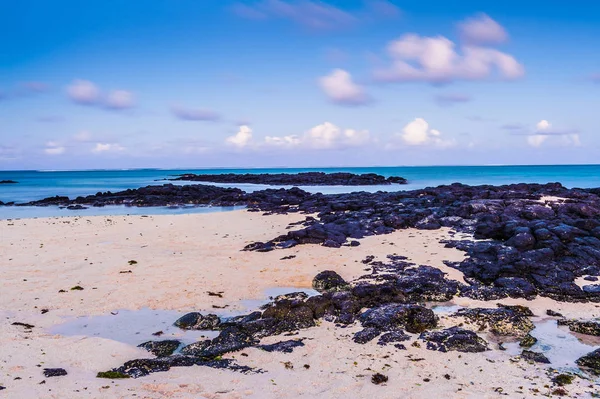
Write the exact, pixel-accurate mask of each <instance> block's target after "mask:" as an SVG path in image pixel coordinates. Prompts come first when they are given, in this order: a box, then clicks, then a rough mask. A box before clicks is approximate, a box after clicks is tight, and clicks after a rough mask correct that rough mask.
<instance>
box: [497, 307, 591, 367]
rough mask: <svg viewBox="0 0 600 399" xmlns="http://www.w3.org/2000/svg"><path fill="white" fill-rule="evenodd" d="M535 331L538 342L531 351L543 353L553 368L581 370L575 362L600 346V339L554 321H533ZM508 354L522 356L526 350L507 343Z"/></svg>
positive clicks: (512, 343) (513, 343)
mask: <svg viewBox="0 0 600 399" xmlns="http://www.w3.org/2000/svg"><path fill="white" fill-rule="evenodd" d="M532 321H533V322H534V324H535V329H534V330H533V331H531V333H530V334H531V335H532V336H534V337H535V338H537V339H538V342H537V343H536V344H535V345H533V346H532V347H531V348H529V350H532V351H534V352H541V353H543V354H544V355H545V356H546V357H547V358H548V360H550V362H551V366H552V367H554V368H556V369H563V370H564V371H577V370H579V369H578V367H577V365H576V364H575V360H577V359H579V358H580V357H581V356H584V355H587V354H588V353H590V352H592V351H593V350H595V349H597V348H598V345H600V338H599V337H591V336H587V335H582V334H576V333H573V332H571V331H569V329H568V327H565V326H558V324H557V322H556V320H554V319H539V320H535V319H532ZM504 346H505V347H506V351H507V353H509V354H510V355H520V354H521V352H522V351H523V349H524V348H522V347H520V346H519V343H518V342H510V343H505V344H504Z"/></svg>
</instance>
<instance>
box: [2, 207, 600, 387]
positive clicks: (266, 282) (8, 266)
mask: <svg viewBox="0 0 600 399" xmlns="http://www.w3.org/2000/svg"><path fill="white" fill-rule="evenodd" d="M302 219H303V216H302V215H294V214H290V215H273V216H262V215H260V214H259V213H251V212H246V211H232V212H226V213H212V214H196V215H178V216H175V215H163V216H148V217H143V216H103V217H69V218H48V219H22V220H2V221H0V267H1V270H2V274H1V275H2V278H1V279H0V292H1V295H0V317H1V318H2V320H3V322H2V323H0V337H1V340H2V341H1V342H0V386H3V387H6V388H7V389H6V390H3V391H1V392H0V395H3V397H10V398H13V397H14V398H23V397H40V398H81V397H90V398H104V397H105V398H130V397H131V398H134V397H135V398H165V397H167V398H198V397H205V398H245V397H248V398H284V397H285V398H292V397H299V396H303V397H331V398H338V397H339V398H353V397H366V396H374V397H378V398H398V397H403V398H412V397H415V398H417V397H419V398H420V397H429V396H433V395H438V396H440V397H457V398H467V397H474V398H475V397H477V398H481V397H499V396H500V395H501V394H508V396H509V397H534V396H541V395H542V394H548V393H550V392H552V390H553V389H555V388H556V387H552V384H551V383H550V382H549V381H550V378H549V376H548V371H547V369H548V366H547V365H539V364H538V365H530V364H528V363H526V362H524V361H512V360H511V359H513V360H514V356H513V354H511V353H507V352H508V351H507V352H502V351H498V350H491V351H488V352H485V353H482V354H468V353H467V354H459V353H456V352H450V353H440V352H433V351H428V350H426V349H424V348H416V347H412V346H410V343H411V342H412V341H409V342H407V343H406V346H407V350H405V351H402V350H396V349H395V348H394V347H393V346H386V347H381V346H378V345H377V344H376V340H374V341H371V342H369V343H367V344H365V345H359V344H356V343H354V342H352V340H351V336H352V334H353V332H355V331H358V330H359V329H360V327H358V326H353V327H350V328H346V329H341V328H335V327H334V325H333V324H331V323H329V322H325V321H323V322H321V323H320V324H319V325H318V326H317V327H313V328H310V329H307V330H302V331H300V333H299V335H298V336H297V337H299V338H302V337H304V338H306V340H305V344H306V346H305V347H301V348H297V349H296V350H295V351H294V352H293V353H291V354H284V353H267V352H264V351H261V350H259V349H256V348H248V349H245V350H243V351H241V352H234V353H231V354H228V355H226V356H225V357H234V358H237V359H242V360H240V363H243V364H246V365H249V366H252V367H257V368H260V369H263V370H265V371H266V372H265V373H261V374H248V375H244V374H240V373H236V372H232V371H229V370H214V369H210V368H206V367H190V368H174V369H172V370H170V371H169V372H165V373H155V374H151V375H150V376H147V377H143V378H140V379H136V380H125V381H118V380H117V381H111V380H105V379H97V378H95V375H96V373H97V372H98V371H104V370H108V369H111V368H113V367H117V366H119V365H121V364H122V363H123V362H124V361H127V360H130V359H133V358H141V357H151V355H150V354H149V353H148V352H146V351H145V350H142V349H139V348H136V347H135V346H134V345H132V344H131V343H132V342H137V341H136V337H135V335H136V334H135V332H134V330H135V328H134V329H132V330H131V331H132V332H131V334H133V335H134V336H133V337H128V338H127V343H126V342H123V341H126V339H121V340H119V339H115V338H114V336H113V338H112V339H109V338H106V337H104V338H103V337H99V336H95V337H94V336H86V335H84V333H83V332H82V335H71V333H69V334H68V335H66V334H65V333H64V332H63V335H59V334H55V333H53V332H55V331H56V328H57V326H60V325H61V324H63V323H68V322H73V320H77V319H76V318H78V317H84V316H102V317H106V323H110V317H109V316H110V315H111V312H113V313H118V312H123V311H124V310H129V311H136V310H139V309H144V308H149V309H154V310H157V311H177V312H181V313H184V312H187V311H192V310H194V311H196V310H197V311H202V312H212V313H218V314H227V313H228V312H229V313H232V314H235V313H239V312H243V311H246V310H252V309H249V308H251V307H252V306H255V305H256V304H257V303H259V302H252V301H253V300H254V301H260V300H264V299H265V297H266V295H267V294H266V293H267V292H268V290H269V289H272V288H273V287H290V289H292V288H297V289H307V288H310V287H311V281H312V278H313V277H314V276H315V275H316V274H317V273H318V272H320V271H323V270H335V271H337V272H338V273H339V274H340V275H341V276H342V277H344V278H345V279H346V280H352V279H354V278H357V277H359V276H360V275H362V274H365V273H367V270H370V268H368V267H366V266H365V265H364V264H362V263H361V260H362V259H364V258H365V257H366V256H367V255H374V256H375V257H376V258H377V259H380V260H385V257H386V256H387V255H389V254H398V255H404V256H407V257H408V258H409V261H412V262H415V263H417V264H426V265H430V266H434V267H437V268H440V269H441V270H443V271H444V272H447V273H448V277H449V278H453V279H456V280H459V281H461V280H462V274H461V273H460V272H459V271H457V270H455V269H452V268H449V267H447V266H445V265H444V264H443V261H444V260H449V261H460V260H461V259H463V257H464V255H463V253H462V252H460V251H458V250H456V249H450V248H444V245H443V244H440V243H439V241H440V240H442V239H447V238H449V237H450V235H449V234H448V230H446V229H440V230H433V231H423V230H415V229H408V230H401V231H396V232H394V233H392V234H389V235H382V236H374V237H367V238H365V239H362V240H360V242H361V245H360V246H358V247H342V248H339V249H333V248H326V247H322V246H318V245H300V246H297V247H294V248H292V249H289V250H276V251H272V252H267V253H258V252H243V251H240V250H241V249H242V248H243V247H244V246H245V245H247V244H249V243H251V242H255V241H261V240H262V241H266V240H268V239H271V238H273V237H275V236H277V235H279V234H283V233H285V232H286V229H287V228H288V225H289V223H291V222H296V221H299V220H302ZM289 255H293V256H295V257H294V258H292V259H287V260H282V259H281V258H283V257H285V256H289ZM130 261H135V262H130ZM76 286H80V287H82V288H83V290H71V288H73V287H76ZM61 290H64V291H65V292H59V291H61ZM209 292H211V293H213V295H210V294H209ZM214 293H218V294H219V295H221V296H222V297H219V296H215V295H214ZM249 301H250V302H249ZM502 302H503V303H510V304H516V303H519V304H525V305H527V306H530V307H531V309H532V310H533V312H534V313H535V314H536V315H539V316H543V315H544V314H545V311H546V309H552V310H555V311H559V312H561V313H563V314H564V315H565V316H567V317H586V318H588V317H598V316H600V308H598V305H595V304H568V303H557V302H555V301H552V300H549V299H547V298H538V299H536V300H534V301H524V300H503V301H502ZM454 303H455V304H458V305H460V306H483V307H494V306H495V302H493V303H489V302H488V303H486V302H478V301H473V300H470V299H465V298H457V299H456V300H455V301H454ZM42 310H44V311H45V310H47V312H46V311H45V312H44V314H42ZM173 314H175V313H173ZM115 317H116V316H115ZM78 320H81V319H78ZM441 320H442V325H447V326H449V325H451V322H452V321H450V320H448V319H447V318H445V317H442V319H441ZM173 321H174V320H173ZM13 322H24V323H29V324H33V325H34V326H35V327H34V328H33V329H32V331H31V332H27V331H26V329H24V328H23V327H21V326H13V325H11V323H13ZM134 322H135V317H132V323H134ZM152 327H154V326H152ZM141 328H143V326H140V329H141ZM146 329H147V327H146V328H145V329H144V331H143V333H145V334H147V333H148V331H146ZM565 331H566V330H565ZM151 332H152V331H151ZM126 334H128V333H126ZM482 337H484V338H486V339H488V340H489V341H490V342H491V340H490V339H489V337H488V336H486V335H485V334H484V335H482ZM139 338H140V340H139V343H141V342H143V341H144V338H147V337H144V336H143V334H140V336H139ZM163 338H164V337H163ZM282 339H289V337H283V338H282V337H269V338H265V339H264V340H263V342H264V343H272V342H277V341H280V340H282ZM242 352H243V353H244V354H246V355H247V356H241V353H242ZM416 359H421V360H416ZM286 362H290V363H291V365H292V366H293V368H291V369H290V368H286V367H285V365H284V363H286ZM304 365H308V366H309V368H305V367H304ZM44 367H63V368H65V369H66V370H67V372H68V373H69V374H68V375H67V376H65V377H53V378H45V377H44V376H43V374H42V369H43V368H44ZM288 367H289V365H288ZM374 372H381V373H384V374H385V375H387V376H388V377H389V381H388V382H387V383H385V384H382V385H374V384H372V383H371V381H370V377H371V375H372V374H373V373H374ZM426 380H428V381H426ZM42 381H45V383H43V384H40V383H41V382H42ZM593 384H594V383H593V381H588V380H584V379H576V381H575V384H573V385H570V386H568V387H566V389H567V390H568V392H569V394H570V395H571V396H577V395H580V396H581V397H586V395H588V396H589V394H586V393H585V392H594V391H595V388H589V386H592V385H593ZM545 386H547V387H545Z"/></svg>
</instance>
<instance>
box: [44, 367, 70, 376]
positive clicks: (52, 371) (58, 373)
mask: <svg viewBox="0 0 600 399" xmlns="http://www.w3.org/2000/svg"><path fill="white" fill-rule="evenodd" d="M63 375H67V371H66V370H65V369H61V368H57V369H44V376H45V377H62V376H63Z"/></svg>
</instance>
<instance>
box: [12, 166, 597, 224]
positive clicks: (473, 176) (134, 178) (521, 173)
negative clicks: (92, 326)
mask: <svg viewBox="0 0 600 399" xmlns="http://www.w3.org/2000/svg"><path fill="white" fill-rule="evenodd" d="M310 171H321V172H326V173H332V172H351V173H358V174H360V173H377V174H380V175H382V176H385V177H389V176H402V177H405V178H407V179H408V184H405V185H395V184H393V185H386V186H303V187H302V189H304V190H306V191H310V192H321V193H326V194H330V193H347V192H352V191H369V192H374V191H379V190H381V191H400V190H415V189H420V188H424V187H435V186H438V185H441V184H451V183H455V182H458V183H464V184H470V185H480V184H493V185H501V184H511V183H549V182H560V183H562V184H563V185H564V186H566V187H599V186H600V165H537V166H418V167H407V166H400V167H359V168H351V167H349V168H296V169H286V168H278V169H185V170H184V169H181V170H161V169H134V170H90V171H0V180H15V181H18V184H2V185H0V201H3V202H11V201H15V202H17V203H24V202H29V201H33V200H39V199H42V198H46V197H51V196H54V195H66V196H69V197H71V198H75V197H77V196H80V195H81V196H85V195H90V194H95V193H97V192H99V191H113V192H116V191H121V190H125V189H128V188H139V187H143V186H146V185H159V184H165V183H173V184H190V183H191V182H170V181H164V180H163V179H167V178H172V177H174V176H176V175H180V174H184V173H196V174H219V173H299V172H310ZM204 184H211V185H217V186H221V187H238V188H241V189H243V190H245V191H255V190H262V189H265V188H278V187H284V186H266V185H259V184H213V183H204ZM286 187H289V186H286ZM17 209H18V208H15V207H8V208H7V209H6V210H4V211H2V212H3V213H4V216H2V215H0V217H3V218H6V217H25V214H26V210H21V211H19V210H17ZM49 209H51V208H49ZM91 209H93V211H94V212H96V213H93V214H106V213H104V212H106V209H102V208H91ZM144 209H146V208H144ZM184 210H185V213H190V212H193V211H194V210H193V209H191V208H185V209H184ZM17 212H18V213H19V215H20V216H17V215H16V213H17ZM32 212H33V210H32ZM46 212H48V211H46ZM65 212H73V211H65ZM90 212H92V211H90ZM133 212H134V211H130V212H127V213H133ZM142 212H148V211H147V210H145V211H142ZM161 212H165V213H169V211H168V209H162V210H161ZM7 214H8V215H9V216H7ZM72 214H73V213H72ZM48 216H58V215H57V214H53V215H48ZM27 217H34V216H27Z"/></svg>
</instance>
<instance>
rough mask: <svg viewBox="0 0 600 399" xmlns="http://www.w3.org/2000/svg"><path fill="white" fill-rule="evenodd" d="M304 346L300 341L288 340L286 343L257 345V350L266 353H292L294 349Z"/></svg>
mask: <svg viewBox="0 0 600 399" xmlns="http://www.w3.org/2000/svg"><path fill="white" fill-rule="evenodd" d="M301 346H304V342H302V340H301V339H290V340H288V341H281V342H277V343H274V344H270V345H259V346H258V348H260V349H262V350H264V351H267V352H283V353H292V352H293V351H294V349H296V348H298V347H301Z"/></svg>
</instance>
